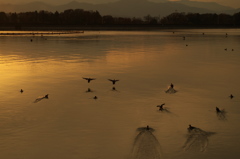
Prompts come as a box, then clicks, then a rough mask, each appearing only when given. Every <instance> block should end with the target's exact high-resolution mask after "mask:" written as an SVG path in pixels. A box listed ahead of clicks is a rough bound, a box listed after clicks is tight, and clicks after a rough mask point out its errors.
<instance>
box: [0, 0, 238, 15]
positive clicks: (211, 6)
mask: <svg viewBox="0 0 240 159" xmlns="http://www.w3.org/2000/svg"><path fill="white" fill-rule="evenodd" d="M66 9H84V10H93V11H96V10H97V11H99V13H100V14H101V15H102V16H103V15H112V16H121V17H144V16H146V15H151V16H160V17H163V16H166V15H169V14H171V13H173V12H186V13H189V12H191V13H200V14H203V13H217V14H219V13H226V14H233V13H236V12H239V11H240V9H234V8H231V7H226V6H222V5H219V4H218V3H213V2H193V1H188V0H182V1H177V2H169V1H167V2H159V3H156V2H150V1H148V0H119V1H117V2H110V3H103V4H91V3H80V2H77V1H72V2H70V3H67V4H64V5H50V4H47V3H43V2H31V3H26V4H19V5H18V4H1V5H0V11H4V12H7V13H8V12H17V13H19V12H27V11H40V10H46V11H51V12H55V11H59V12H62V11H64V10H66Z"/></svg>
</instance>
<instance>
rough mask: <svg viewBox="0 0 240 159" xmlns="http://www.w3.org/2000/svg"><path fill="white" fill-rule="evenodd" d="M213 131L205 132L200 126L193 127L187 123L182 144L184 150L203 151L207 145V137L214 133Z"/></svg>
mask: <svg viewBox="0 0 240 159" xmlns="http://www.w3.org/2000/svg"><path fill="white" fill-rule="evenodd" d="M214 134H216V133H214V132H207V131H204V130H202V129H200V128H197V127H193V126H191V125H189V128H188V134H187V140H186V142H185V143H184V145H183V148H184V150H185V151H187V150H190V149H191V150H197V151H201V152H204V151H205V150H206V148H207V146H208V143H209V140H208V137H210V136H211V135H214Z"/></svg>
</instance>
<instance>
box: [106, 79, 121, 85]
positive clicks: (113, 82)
mask: <svg viewBox="0 0 240 159" xmlns="http://www.w3.org/2000/svg"><path fill="white" fill-rule="evenodd" d="M108 80H109V81H111V82H112V84H115V83H116V82H117V81H119V80H116V79H108Z"/></svg>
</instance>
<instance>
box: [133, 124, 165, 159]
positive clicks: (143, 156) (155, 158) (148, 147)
mask: <svg viewBox="0 0 240 159" xmlns="http://www.w3.org/2000/svg"><path fill="white" fill-rule="evenodd" d="M137 130H138V131H140V132H139V134H138V135H137V136H136V138H135V140H134V144H133V149H132V155H131V158H132V159H160V158H161V148H160V144H159V142H158V140H157V138H156V137H155V136H154V135H153V134H152V132H153V131H154V129H153V128H146V127H141V128H138V129H137Z"/></svg>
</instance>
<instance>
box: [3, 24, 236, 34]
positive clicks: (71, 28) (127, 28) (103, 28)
mask: <svg viewBox="0 0 240 159" xmlns="http://www.w3.org/2000/svg"><path fill="white" fill-rule="evenodd" d="M176 29H240V27H238V26H172V25H168V26H160V25H150V26H149V25H148V26H146V25H139V26H129V25H122V26H121V25H117V26H40V27H36V26H34V27H32V26H26V27H21V28H20V29H19V28H16V27H1V26H0V31H61V32H62V31H66V33H67V32H69V31H77V32H81V31H157V30H176Z"/></svg>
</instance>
